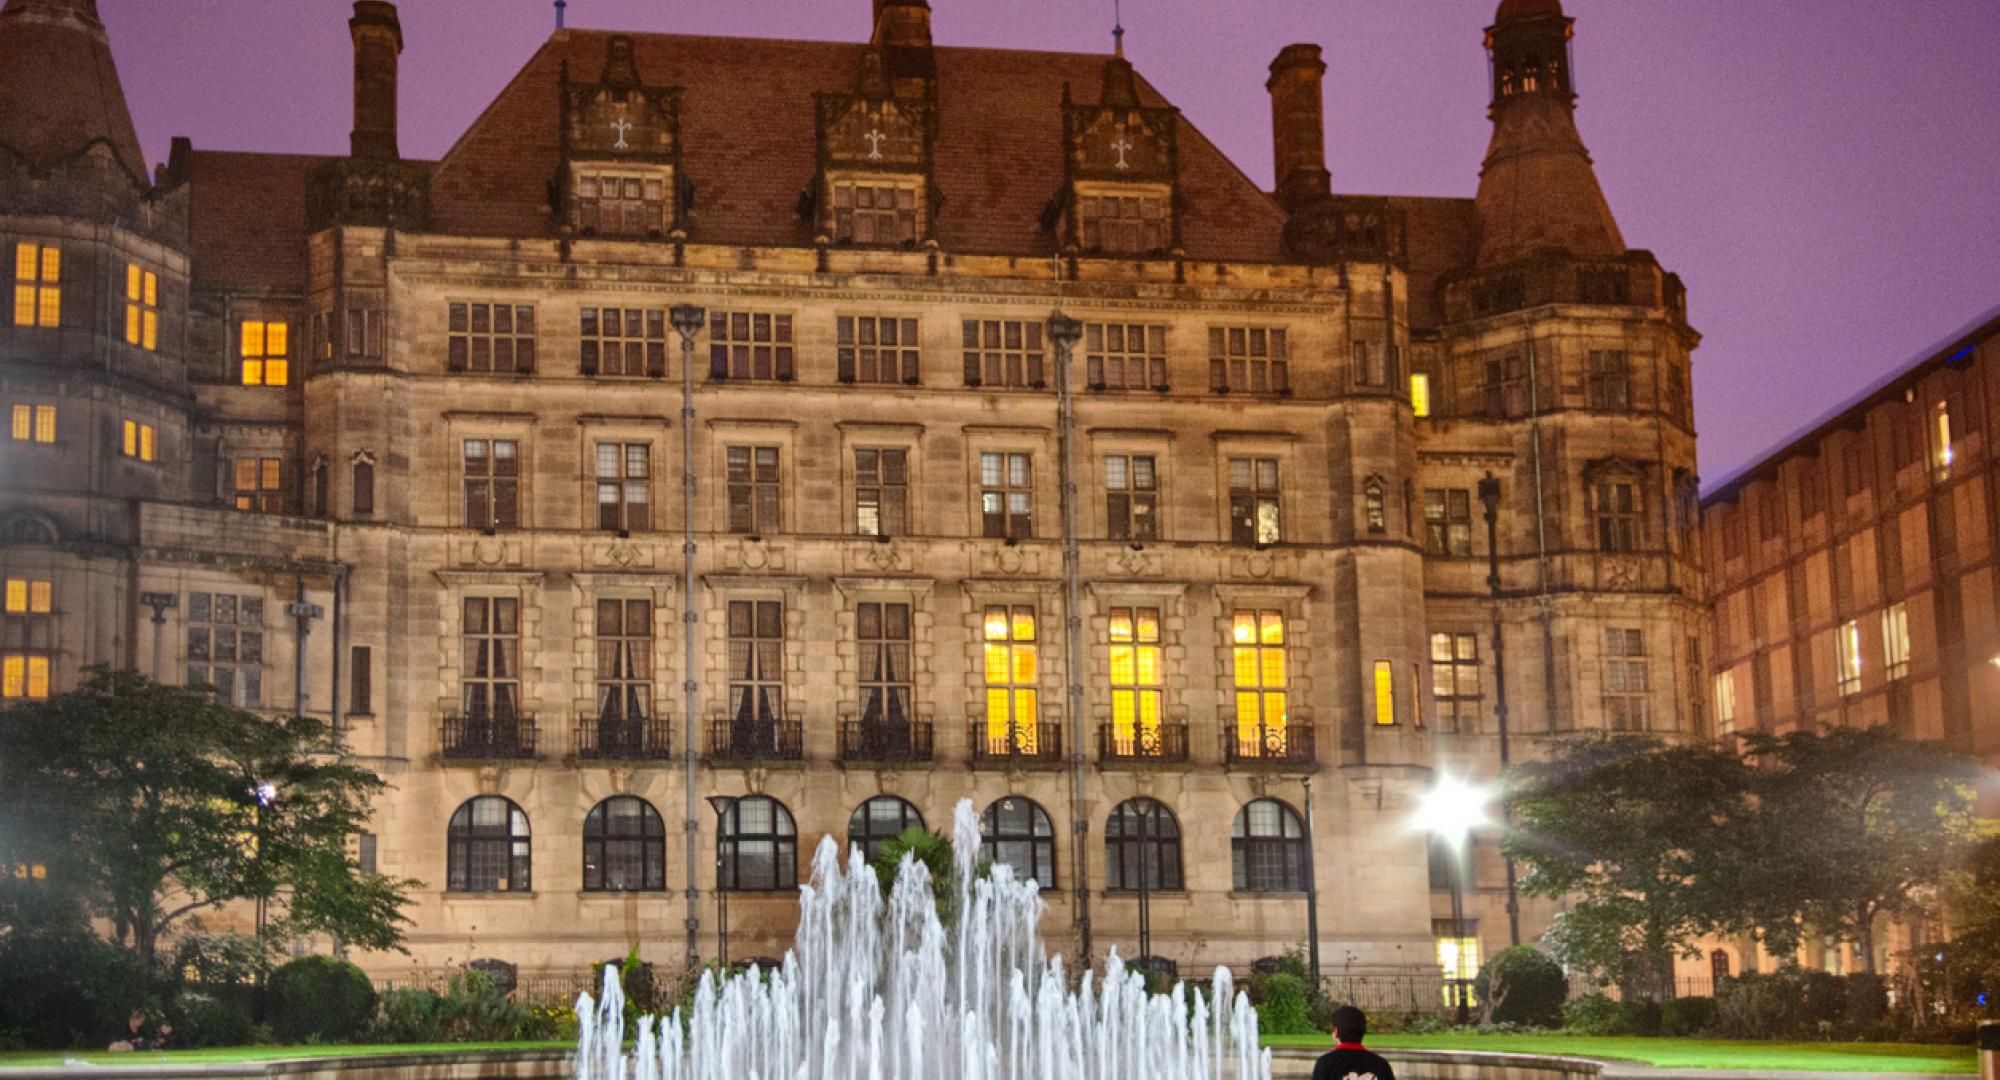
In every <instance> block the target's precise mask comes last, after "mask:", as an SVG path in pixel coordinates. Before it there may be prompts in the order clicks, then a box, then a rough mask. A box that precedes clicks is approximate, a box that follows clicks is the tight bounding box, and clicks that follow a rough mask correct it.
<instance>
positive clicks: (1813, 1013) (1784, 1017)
mask: <svg viewBox="0 0 2000 1080" xmlns="http://www.w3.org/2000/svg"><path fill="white" fill-rule="evenodd" d="M1715 1007H1716V1017H1715V1033H1716V1034H1718V1035H1721V1036H1724V1037H1726V1038H1732V1039H1821V1038H1828V1037H1831V1036H1833V1035H1835V1034H1836V1033H1838V1030H1839V1028H1840V1027H1841V1026H1842V1023H1843V1021H1844V1020H1845V1018H1846V1016H1847V1012H1848V984H1847V981H1846V980H1844V979H1842V978H1841V977H1840V976H1838V975H1829V974H1827V973H1826V972H1824V971H1803V970H1800V969H1798V968H1785V969H1782V970H1779V971H1774V972H1771V973H1769V974H1759V973H1756V972H1746V973H1744V974H1742V975H1738V976H1736V977H1734V978H1732V979H1729V980H1728V981H1726V982H1724V983H1723V984H1722V985H1721V986H1720V987H1718V988H1717V989H1716V992H1715Z"/></svg>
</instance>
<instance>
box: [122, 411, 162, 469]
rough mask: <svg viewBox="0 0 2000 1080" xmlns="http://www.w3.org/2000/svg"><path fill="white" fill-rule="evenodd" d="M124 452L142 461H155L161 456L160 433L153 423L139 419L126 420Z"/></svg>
mask: <svg viewBox="0 0 2000 1080" xmlns="http://www.w3.org/2000/svg"><path fill="white" fill-rule="evenodd" d="M123 450H124V454H125V456H126V457H128V458H137V459H139V460H140V461H153V460H156V459H157V458H158V456H159V434H158V432H157V431H155V430H154V428H153V425H151V424H142V423H140V422H139V421H137V420H127V421H125V444H124V447H123Z"/></svg>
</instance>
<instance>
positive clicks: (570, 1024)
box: [514, 1001, 577, 1042]
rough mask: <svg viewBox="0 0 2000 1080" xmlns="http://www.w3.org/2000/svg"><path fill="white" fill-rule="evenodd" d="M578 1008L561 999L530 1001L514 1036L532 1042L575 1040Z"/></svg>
mask: <svg viewBox="0 0 2000 1080" xmlns="http://www.w3.org/2000/svg"><path fill="white" fill-rule="evenodd" d="M576 1031H577V1023H576V1008H575V1007H574V1006H572V1005H569V1004H566V1003H564V1002H561V1001H536V1002H530V1003H529V1004H528V1005H526V1006H525V1007H524V1009H523V1013H522V1018H521V1026H520V1027H519V1028H518V1029H516V1030H515V1032H514V1037H515V1038H517V1039H525V1040H528V1041H531V1042H575V1041H576Z"/></svg>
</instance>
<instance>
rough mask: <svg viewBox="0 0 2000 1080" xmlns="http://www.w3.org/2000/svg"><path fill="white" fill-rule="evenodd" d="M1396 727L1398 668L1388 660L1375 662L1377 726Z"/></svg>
mask: <svg viewBox="0 0 2000 1080" xmlns="http://www.w3.org/2000/svg"><path fill="white" fill-rule="evenodd" d="M1395 725H1396V668H1395V665H1394V664H1391V663H1390V662H1389V661H1387V660H1377V661H1375V726H1376V727H1394V726H1395Z"/></svg>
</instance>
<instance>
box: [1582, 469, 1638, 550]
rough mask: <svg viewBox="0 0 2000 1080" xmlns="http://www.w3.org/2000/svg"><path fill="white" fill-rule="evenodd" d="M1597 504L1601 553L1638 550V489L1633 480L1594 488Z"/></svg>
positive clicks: (1605, 482)
mask: <svg viewBox="0 0 2000 1080" xmlns="http://www.w3.org/2000/svg"><path fill="white" fill-rule="evenodd" d="M1591 490H1592V492H1593V493H1594V495H1595V497H1596V500H1597V548H1598V550H1599V551H1637V550H1638V549H1639V516H1640V512H1639V485H1638V484H1636V483H1634V482H1633V481H1630V480H1605V481H1600V482H1598V483H1596V484H1593V485H1592V486H1591Z"/></svg>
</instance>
